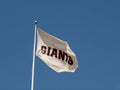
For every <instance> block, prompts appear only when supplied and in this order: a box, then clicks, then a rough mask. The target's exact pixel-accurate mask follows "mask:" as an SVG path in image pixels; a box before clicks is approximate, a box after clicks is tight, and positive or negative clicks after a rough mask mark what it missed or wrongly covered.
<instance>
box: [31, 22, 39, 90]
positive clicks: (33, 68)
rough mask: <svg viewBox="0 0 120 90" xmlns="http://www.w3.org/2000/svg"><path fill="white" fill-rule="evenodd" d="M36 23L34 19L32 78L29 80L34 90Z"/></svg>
mask: <svg viewBox="0 0 120 90" xmlns="http://www.w3.org/2000/svg"><path fill="white" fill-rule="evenodd" d="M37 24H38V22H37V21H35V31H34V45H33V62H32V80H31V90H34V71H35V47H36V32H37Z"/></svg>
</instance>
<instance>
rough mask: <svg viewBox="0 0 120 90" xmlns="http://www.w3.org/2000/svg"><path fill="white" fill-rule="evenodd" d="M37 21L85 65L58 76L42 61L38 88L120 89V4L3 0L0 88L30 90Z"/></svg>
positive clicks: (0, 4)
mask: <svg viewBox="0 0 120 90" xmlns="http://www.w3.org/2000/svg"><path fill="white" fill-rule="evenodd" d="M35 20H38V21H39V24H38V26H39V27H40V28H42V29H43V30H44V31H46V32H48V33H50V34H52V35H54V36H56V37H58V38H60V39H63V40H66V41H67V42H68V43H69V44H70V46H71V49H72V50H73V51H74V52H75V53H76V56H77V59H78V62H79V68H78V69H77V70H76V72H75V73H56V72H55V71H53V70H52V69H50V68H49V67H48V66H47V65H45V64H44V63H43V62H42V61H41V60H40V59H38V58H36V66H35V90H120V1H119V0H59V1H57V0H1V1H0V41H1V43H0V90H30V87H31V68H32V50H33V36H34V21H35Z"/></svg>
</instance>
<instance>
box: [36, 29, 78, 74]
mask: <svg viewBox="0 0 120 90" xmlns="http://www.w3.org/2000/svg"><path fill="white" fill-rule="evenodd" d="M36 56H38V57H39V58H40V59H41V60H42V61H43V62H44V63H45V64H47V65H48V66H49V67H50V68H51V69H53V70H54V71H56V72H74V71H75V70H76V69H77V67H78V61H77V58H76V55H75V54H74V52H73V51H72V50H71V49H70V46H69V45H68V43H67V42H66V41H63V40H60V39H59V38H56V37H54V36H52V35H50V34H48V33H46V32H44V31H43V30H41V29H39V28H37V50H36Z"/></svg>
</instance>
